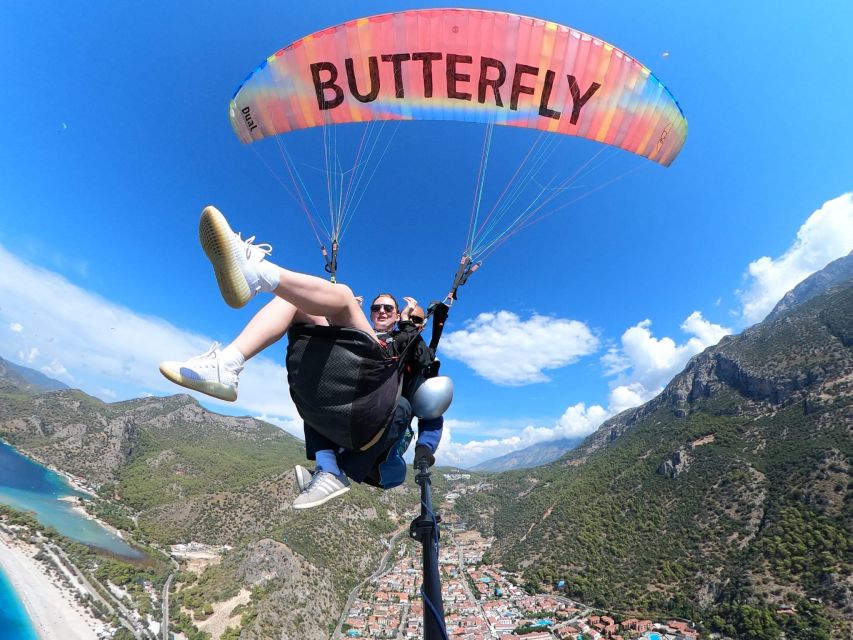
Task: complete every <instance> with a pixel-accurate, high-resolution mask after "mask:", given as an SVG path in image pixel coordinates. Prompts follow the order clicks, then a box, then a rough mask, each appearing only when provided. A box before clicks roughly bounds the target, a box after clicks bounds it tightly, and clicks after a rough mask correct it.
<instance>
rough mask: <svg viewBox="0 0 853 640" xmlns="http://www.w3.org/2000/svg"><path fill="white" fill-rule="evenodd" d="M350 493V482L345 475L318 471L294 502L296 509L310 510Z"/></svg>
mask: <svg viewBox="0 0 853 640" xmlns="http://www.w3.org/2000/svg"><path fill="white" fill-rule="evenodd" d="M347 491H349V480H348V479H347V477H346V476H345V475H344V474H341V475H339V476H336V475H335V474H333V473H329V472H328V471H317V472H315V473H314V477H313V478H311V482H309V483H308V485H307V486H306V487H305V488H304V489H303V490H302V493H300V494H299V495H298V496H296V500H294V501H293V508H294V509H310V508H311V507H319V506H320V505H321V504H323V503H325V502H328V501H329V500H331V499H332V498H335V497H337V496H339V495H341V494H343V493H346V492H347Z"/></svg>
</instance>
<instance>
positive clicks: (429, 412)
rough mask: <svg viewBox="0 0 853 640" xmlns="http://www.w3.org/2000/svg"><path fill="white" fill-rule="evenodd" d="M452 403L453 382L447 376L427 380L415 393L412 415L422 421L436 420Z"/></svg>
mask: <svg viewBox="0 0 853 640" xmlns="http://www.w3.org/2000/svg"><path fill="white" fill-rule="evenodd" d="M452 401H453V380H451V379H450V378H448V377H447V376H436V377H435V378H429V379H428V380H425V381H424V383H423V384H422V385H421V386H420V387H418V390H417V391H415V397H414V398H412V410H413V411H414V414H415V415H416V416H417V417H418V418H421V419H423V420H430V419H432V418H438V417H439V416H440V415H442V414H443V413H444V412H445V411H447V408H448V407H449V406H450V403H451V402H452Z"/></svg>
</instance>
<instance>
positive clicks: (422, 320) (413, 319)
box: [409, 316, 424, 324]
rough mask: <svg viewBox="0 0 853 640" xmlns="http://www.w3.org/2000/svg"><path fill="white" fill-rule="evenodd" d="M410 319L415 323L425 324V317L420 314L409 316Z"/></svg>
mask: <svg viewBox="0 0 853 640" xmlns="http://www.w3.org/2000/svg"><path fill="white" fill-rule="evenodd" d="M409 320H411V321H412V322H414V323H415V324H423V323H424V319H423V318H421V317H420V316H409Z"/></svg>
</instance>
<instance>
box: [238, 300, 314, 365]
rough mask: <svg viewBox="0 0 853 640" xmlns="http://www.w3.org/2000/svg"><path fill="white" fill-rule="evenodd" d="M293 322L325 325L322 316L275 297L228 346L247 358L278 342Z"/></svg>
mask: <svg viewBox="0 0 853 640" xmlns="http://www.w3.org/2000/svg"><path fill="white" fill-rule="evenodd" d="M294 322H302V323H308V324H321V325H326V324H328V322H327V321H326V318H324V317H323V316H311V315H308V314H307V313H303V312H302V311H300V310H299V309H297V308H296V307H294V306H293V305H292V304H291V303H290V302H288V301H287V300H285V299H283V298H279V297H275V298H273V299H272V301H270V302H269V303H268V304H267V305H265V306H264V307H263V308H262V309H261V310H260V311H258V312H257V313H256V314H255V316H254V317H253V318H252V319H251V320H250V321H249V324H247V325H246V326H245V327H244V328H243V330H242V331H241V332H240V335H238V336H237V337H236V338H235V339H234V341H233V342H232V343H231V345H229V346H233V347H236V348H237V349H238V350H239V351H240V353H241V354H243V357H244V358H245V359H246V360H248V359H249V358H252V357H254V356H256V355H257V354H258V353H260V352H261V351H263V350H264V349H266V348H267V347H268V346H270V345H271V344H274V343H276V342H278V341H279V340H280V339H281V338H282V337H283V336H284V334H285V333H287V330H288V329H289V328H290V325H292V324H293V323H294Z"/></svg>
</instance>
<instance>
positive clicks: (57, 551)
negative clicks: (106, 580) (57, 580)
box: [44, 541, 150, 640]
mask: <svg viewBox="0 0 853 640" xmlns="http://www.w3.org/2000/svg"><path fill="white" fill-rule="evenodd" d="M44 550H45V552H46V553H47V554H48V555H51V556H52V557H53V561H54V562H55V563H56V565H57V566H58V567H62V566H63V565H64V566H65V568H66V569H70V570H71V571H72V572H73V573H74V575H75V576H76V577H77V579H78V580H79V582H80V584H82V585H83V586H84V587H85V588H86V590H87V591H88V592H89V593H90V594H91V595H92V597H94V598H96V599H97V600H98V601H99V602H101V603H102V604H104V605H105V606H106V607H107V608H108V609H109V611H110V612H113V613H116V615H117V616H118V619H119V622H121V624H122V626H123V627H124V628H125V629H127V630H128V631H130V632H131V633H132V634H133V636H134V637H135V638H136V639H137V640H143V639H144V638H149V637H150V636H149V635H148V630H147V629H145V627H143V626H142V625H141V624H140V623H139V621H138V620H137V619H136V618H135V617H134V615H133V613H131V612H130V611H128V610H127V608H126V607H125V606H124V605H123V604H122V603H121V602H120V601H119V600H118V599H117V598H116V597H115V596H114V595H112V593H111V592H110V590H109V589H107V588H106V587H104V586H103V585H101V584H100V583H98V584H99V586H100V587H101V588H102V589H103V590H104V592H105V593H107V594H108V595H109V598H110V600H112V601H113V602H112V603H110V602H109V601H107V600H106V599H105V598H104V597H103V596H102V595H101V592H99V591H98V590H97V589H96V588H95V587H93V586H92V583H91V582H90V581H89V579H88V578H87V577H86V576H85V575H84V574H83V572H82V571H80V569H78V568H77V566H76V565H75V564H74V563H73V562H71V558H69V557H68V555H67V554H66V553H65V551H63V550H62V549H61V548H60V547H59V546H57V545H56V544H54V543H52V542H47V541H45V543H44ZM60 559H61V561H60Z"/></svg>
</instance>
